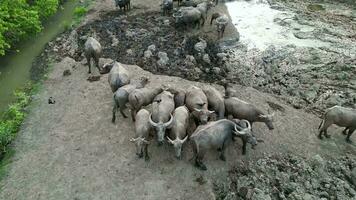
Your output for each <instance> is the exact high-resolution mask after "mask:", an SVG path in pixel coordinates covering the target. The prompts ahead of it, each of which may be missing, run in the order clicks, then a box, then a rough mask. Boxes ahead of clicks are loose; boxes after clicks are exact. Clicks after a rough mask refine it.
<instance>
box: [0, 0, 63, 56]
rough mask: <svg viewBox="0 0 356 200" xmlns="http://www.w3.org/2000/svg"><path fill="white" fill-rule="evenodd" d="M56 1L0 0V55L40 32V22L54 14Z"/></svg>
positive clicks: (56, 5) (56, 6)
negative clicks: (15, 44)
mask: <svg viewBox="0 0 356 200" xmlns="http://www.w3.org/2000/svg"><path fill="white" fill-rule="evenodd" d="M58 3H59V1H58V0H1V1H0V55H5V51H6V50H7V49H9V48H11V45H13V44H14V43H17V42H19V41H20V40H23V39H26V38H28V37H29V36H31V35H33V34H36V33H38V32H40V31H41V29H42V24H41V20H44V19H46V18H48V17H49V16H51V15H52V14H54V13H55V12H56V10H57V8H58Z"/></svg>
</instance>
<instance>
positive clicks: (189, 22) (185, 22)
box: [173, 7, 205, 28]
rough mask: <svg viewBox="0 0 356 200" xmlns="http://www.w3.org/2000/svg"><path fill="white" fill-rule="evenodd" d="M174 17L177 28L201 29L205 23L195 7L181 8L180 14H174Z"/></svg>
mask: <svg viewBox="0 0 356 200" xmlns="http://www.w3.org/2000/svg"><path fill="white" fill-rule="evenodd" d="M173 17H174V18H175V23H176V25H177V26H185V27H188V26H194V27H198V28H199V27H200V25H201V24H204V22H205V18H204V16H203V15H202V13H201V12H200V11H199V10H198V9H197V8H194V7H181V8H180V9H179V10H178V12H176V13H174V14H173Z"/></svg>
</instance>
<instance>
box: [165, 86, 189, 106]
mask: <svg viewBox="0 0 356 200" xmlns="http://www.w3.org/2000/svg"><path fill="white" fill-rule="evenodd" d="M167 91H169V92H171V93H172V94H173V95H174V105H175V107H176V108H178V107H180V106H184V105H185V91H184V90H182V89H174V88H168V89H167Z"/></svg>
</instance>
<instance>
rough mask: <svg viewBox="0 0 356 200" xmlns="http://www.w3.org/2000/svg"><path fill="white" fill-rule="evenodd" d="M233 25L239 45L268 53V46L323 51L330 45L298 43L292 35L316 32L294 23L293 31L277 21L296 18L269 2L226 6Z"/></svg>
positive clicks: (238, 2)
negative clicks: (297, 47) (317, 48)
mask: <svg viewBox="0 0 356 200" xmlns="http://www.w3.org/2000/svg"><path fill="white" fill-rule="evenodd" d="M226 6H227V8H228V11H229V14H230V16H231V18H232V22H233V24H234V25H235V27H236V28H237V30H238V31H239V33H240V41H241V42H242V43H244V44H246V45H247V46H248V48H249V49H251V48H258V49H260V50H264V49H266V48H267V47H268V46H269V45H275V46H283V45H288V44H293V45H296V46H303V47H320V46H326V45H328V43H325V42H321V41H319V40H313V39H298V38H296V37H295V36H294V35H293V31H296V30H298V31H305V32H307V31H312V30H313V29H314V28H313V27H310V26H306V25H300V24H297V23H296V22H293V26H292V27H293V28H291V27H287V26H281V25H279V24H277V23H276V22H275V21H277V20H278V19H279V20H283V19H284V20H288V19H292V18H293V16H294V14H293V13H290V12H284V11H279V10H274V9H271V8H270V5H269V4H268V2H267V1H266V0H251V1H245V0H241V1H233V2H228V3H226Z"/></svg>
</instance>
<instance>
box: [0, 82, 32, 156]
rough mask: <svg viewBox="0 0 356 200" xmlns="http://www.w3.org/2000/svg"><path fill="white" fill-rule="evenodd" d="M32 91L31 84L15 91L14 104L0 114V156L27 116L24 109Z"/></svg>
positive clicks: (5, 150) (29, 100)
mask: <svg viewBox="0 0 356 200" xmlns="http://www.w3.org/2000/svg"><path fill="white" fill-rule="evenodd" d="M32 91H33V85H32V84H28V85H27V86H26V87H24V88H23V89H21V90H17V91H15V92H14V94H15V96H16V100H15V102H14V103H12V104H11V105H9V107H8V109H7V110H6V111H5V112H4V113H3V114H2V116H1V119H0V155H1V154H4V153H6V152H7V148H8V145H9V144H11V142H12V141H13V140H14V139H15V138H16V135H17V132H18V131H19V129H20V127H21V124H22V122H23V120H24V119H25V116H26V114H27V112H26V110H25V108H26V107H27V105H28V104H29V103H30V102H31V94H32ZM1 157H2V156H1Z"/></svg>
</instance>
